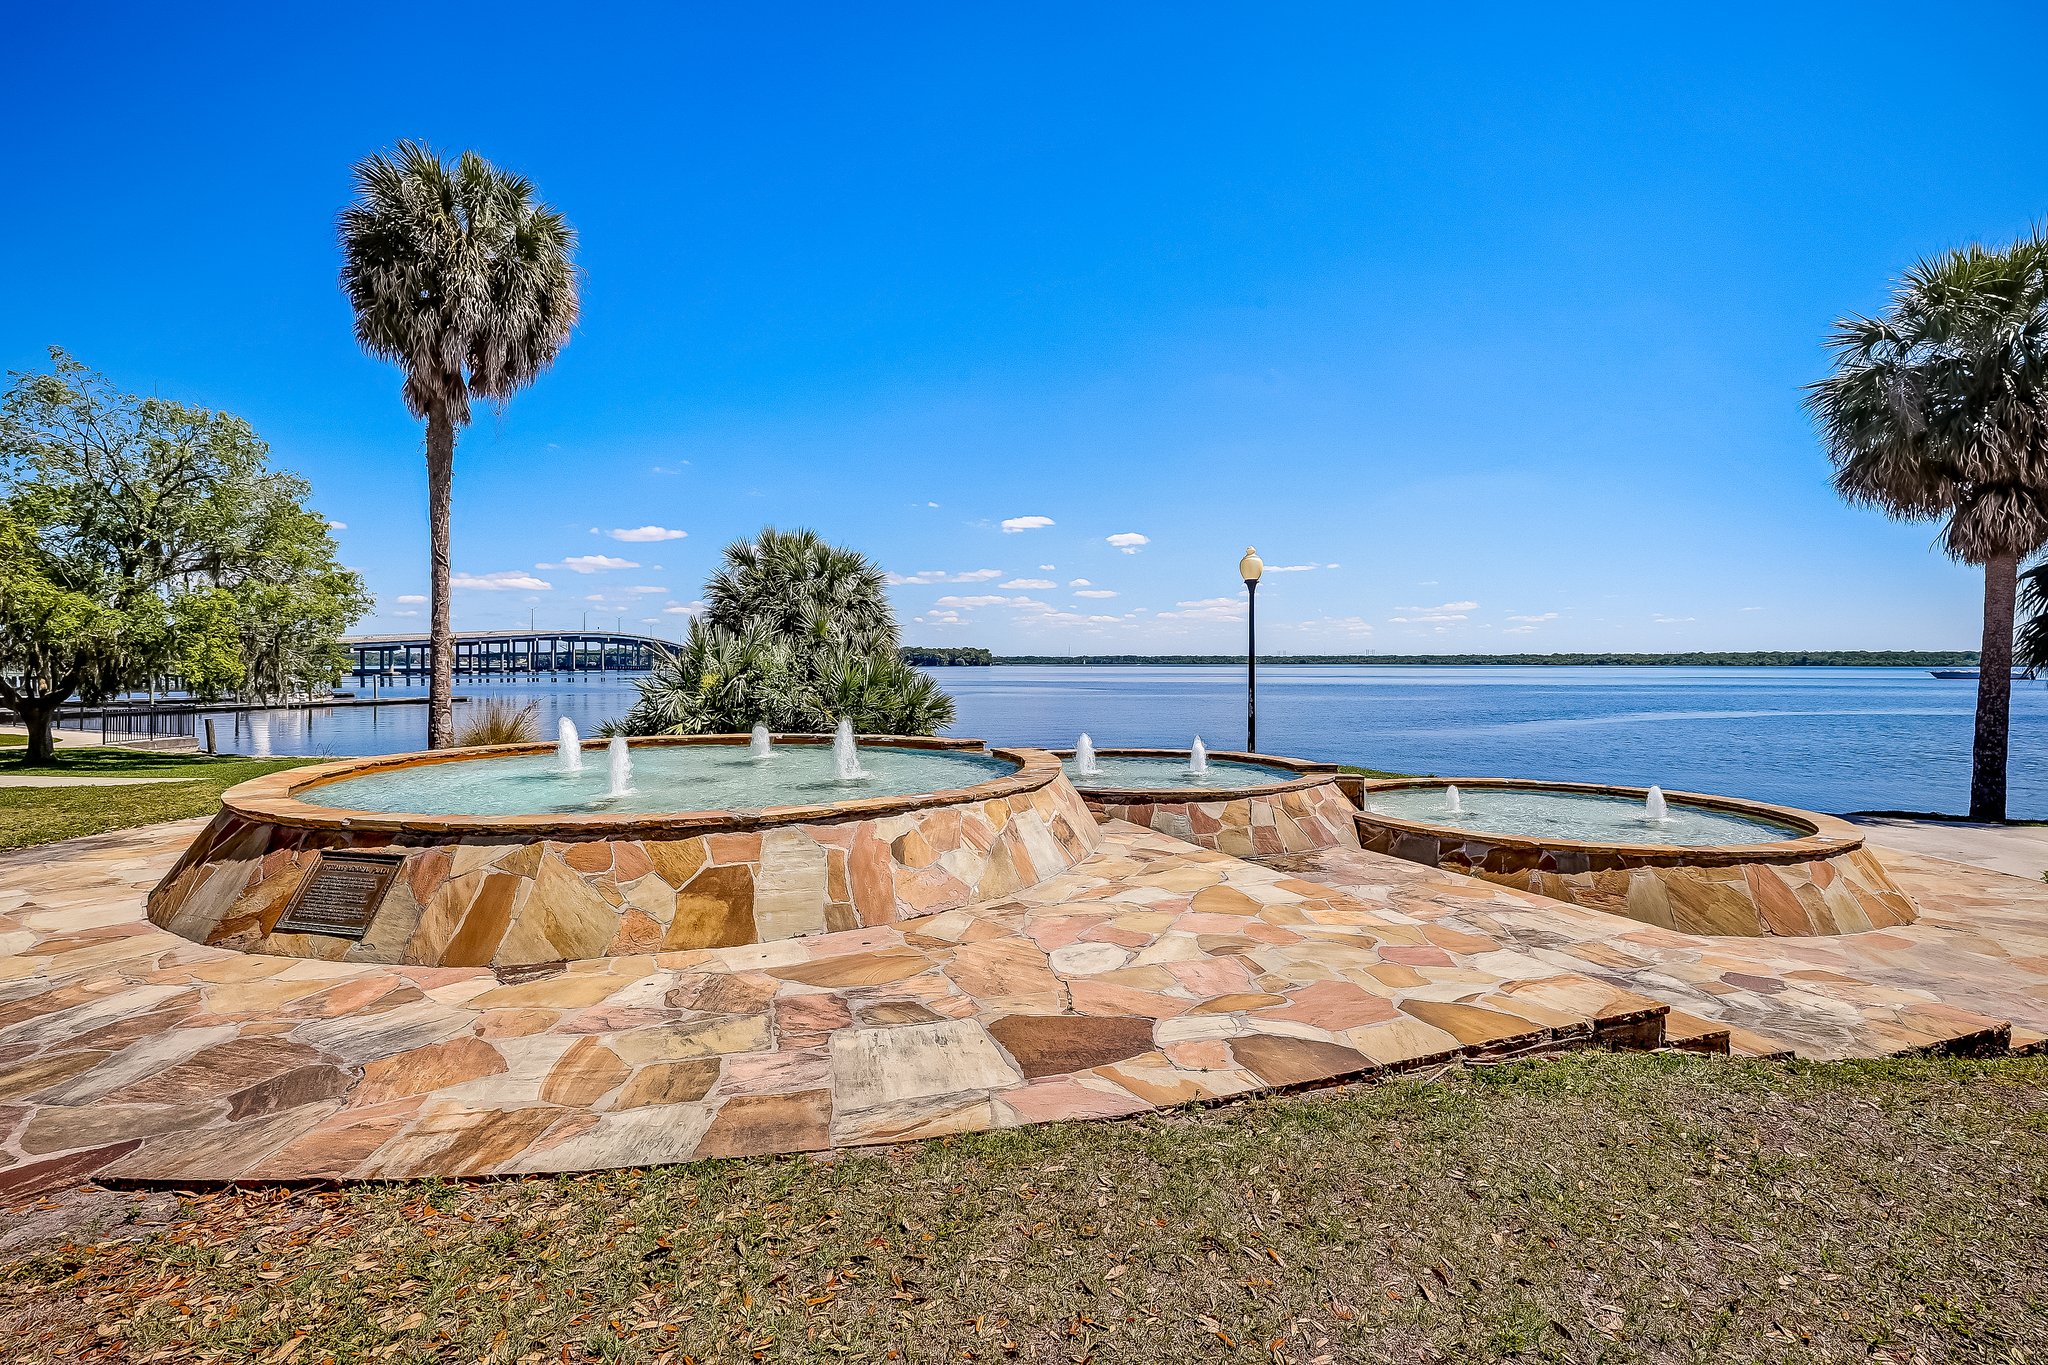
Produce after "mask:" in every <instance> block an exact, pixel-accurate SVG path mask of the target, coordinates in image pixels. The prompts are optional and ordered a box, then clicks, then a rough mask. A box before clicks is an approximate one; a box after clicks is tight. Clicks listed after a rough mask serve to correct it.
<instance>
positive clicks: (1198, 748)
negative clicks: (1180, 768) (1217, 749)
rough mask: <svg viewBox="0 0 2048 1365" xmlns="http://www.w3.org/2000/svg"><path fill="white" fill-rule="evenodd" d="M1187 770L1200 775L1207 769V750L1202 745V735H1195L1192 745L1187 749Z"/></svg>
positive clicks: (1197, 775)
mask: <svg viewBox="0 0 2048 1365" xmlns="http://www.w3.org/2000/svg"><path fill="white" fill-rule="evenodd" d="M1188 771H1189V772H1191V773H1193V774H1194V775H1195V776H1196V777H1200V776H1202V775H1203V774H1205V773H1207V772H1208V771H1209V751H1208V750H1207V749H1206V748H1204V747H1203V746H1202V737H1201V736H1200V735H1196V736H1195V743H1194V747H1193V748H1191V749H1189V750H1188Z"/></svg>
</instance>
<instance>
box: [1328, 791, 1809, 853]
mask: <svg viewBox="0 0 2048 1365" xmlns="http://www.w3.org/2000/svg"><path fill="white" fill-rule="evenodd" d="M1451 790H1452V789H1451V788H1449V787H1435V786H1430V787H1395V788H1392V789H1386V790H1375V791H1372V792H1371V793H1370V794H1369V795H1368V796H1367V798H1366V802H1365V808H1366V810H1367V811H1368V812H1369V813H1372V814H1377V815H1393V816H1399V817H1400V818H1402V819H1405V820H1414V821H1419V822H1423V823H1429V824H1437V825H1449V826H1451V827H1452V828H1455V829H1459V830H1464V831H1466V832H1467V833H1470V834H1478V835H1487V834H1497V835H1512V836H1515V837H1518V838H1524V839H1539V840H1544V839H1549V840H1571V841H1575V842H1581V843H1596V844H1602V845H1625V844H1655V845H1665V846H1676V847H1681V848H1698V847H1709V846H1714V845H1720V844H1763V843H1776V842H1778V841H1780V840H1784V839H1798V838H1803V837H1804V836H1806V835H1808V834H1812V833H1813V832H1814V830H1813V828H1812V827H1811V826H1801V825H1794V824H1791V823H1788V822H1787V821H1784V820H1779V819H1776V818H1773V817H1768V816H1762V815H1752V814H1747V813H1745V812H1741V811H1734V810H1717V809H1715V808H1713V807H1711V806H1698V805H1693V804H1691V803H1689V802H1684V801H1674V802H1670V803H1669V804H1667V805H1666V806H1665V808H1664V810H1665V813H1664V815H1663V816H1662V817H1658V816H1654V815H1652V814H1650V812H1649V810H1648V808H1647V804H1646V801H1645V799H1643V798H1638V797H1634V796H1623V795H1619V794H1616V793H1612V792H1602V791H1553V790H1545V789H1542V788H1537V787H1473V788H1469V789H1464V788H1460V789H1458V796H1457V808H1456V809H1453V808H1452V805H1451V798H1450V791H1451Z"/></svg>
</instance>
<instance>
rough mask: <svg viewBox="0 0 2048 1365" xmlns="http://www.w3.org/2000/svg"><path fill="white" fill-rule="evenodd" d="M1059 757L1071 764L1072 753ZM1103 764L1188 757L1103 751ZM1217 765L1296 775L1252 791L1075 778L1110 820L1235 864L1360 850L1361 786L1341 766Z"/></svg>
mask: <svg viewBox="0 0 2048 1365" xmlns="http://www.w3.org/2000/svg"><path fill="white" fill-rule="evenodd" d="M1054 752H1055V753H1056V754H1057V755H1058V756H1059V757H1060V758H1062V759H1068V758H1072V757H1073V756H1074V751H1073V750H1072V749H1058V750H1054ZM1095 756H1096V757H1097V758H1165V759H1174V758H1177V759H1179V760H1181V761H1182V762H1186V761H1187V759H1188V758H1189V756H1190V751H1189V750H1186V749H1101V748H1098V749H1097V750H1096V751H1095ZM1209 757H1210V759H1212V760H1223V761H1226V762H1235V763H1254V764H1258V765H1260V766H1262V767H1266V768H1279V769H1282V770H1284V771H1287V772H1291V773H1293V774H1295V776H1294V777H1292V778H1291V779H1289V780H1286V781H1279V782H1265V783H1258V784H1256V785H1253V786H1247V787H1193V786H1189V787H1118V786H1111V785H1108V784H1107V783H1098V782H1095V781H1092V780H1090V779H1088V778H1077V777H1073V776H1072V774H1069V780H1071V781H1072V782H1073V783H1074V786H1075V789H1076V790H1077V791H1079V792H1080V794H1081V799H1082V800H1084V801H1086V802H1087V803H1088V809H1089V810H1091V811H1093V812H1095V814H1096V815H1097V816H1099V817H1101V818H1102V819H1105V820H1128V821H1130V822H1131V823H1132V824H1134V825H1143V826H1145V827H1146V828H1147V829H1156V830H1158V831H1159V832H1160V833H1162V834H1170V835H1172V836H1173V837H1174V838H1176V839H1182V840H1185V841H1186V842H1188V843H1191V844H1197V845H1200V846H1201V847H1203V848H1213V849H1216V850H1217V851H1218V852H1222V853H1228V854H1230V855H1232V856H1233V857H1238V858H1250V857H1254V856H1258V855H1261V854H1280V853H1307V852H1311V851H1313V850H1316V849H1324V848H1356V847H1358V832H1357V827H1356V825H1355V824H1354V823H1353V817H1354V816H1356V815H1357V814H1358V807H1357V806H1356V805H1354V804H1353V803H1352V800H1351V798H1350V797H1349V796H1348V795H1346V791H1345V785H1344V784H1345V783H1346V782H1355V781H1356V779H1355V778H1351V777H1349V776H1348V775H1346V774H1344V773H1341V772H1340V771H1339V770H1338V767H1337V765H1336V764H1334V763H1317V762H1312V761H1311V760H1309V759H1305V758H1283V757H1281V756H1279V755H1276V754H1254V753H1243V752H1239V751H1234V750H1232V751H1225V750H1215V749H1212V750H1210V751H1209Z"/></svg>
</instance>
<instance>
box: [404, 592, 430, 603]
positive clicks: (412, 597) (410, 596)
mask: <svg viewBox="0 0 2048 1365" xmlns="http://www.w3.org/2000/svg"><path fill="white" fill-rule="evenodd" d="M398 600H399V601H401V602H424V601H426V600H427V598H426V594H424V593H417V592H409V593H407V594H406V595H405V596H403V597H401V598H399V599H398Z"/></svg>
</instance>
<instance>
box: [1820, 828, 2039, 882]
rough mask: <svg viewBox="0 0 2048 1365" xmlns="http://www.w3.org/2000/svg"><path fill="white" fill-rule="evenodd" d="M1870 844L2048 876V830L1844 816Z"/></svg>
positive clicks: (2036, 877)
mask: <svg viewBox="0 0 2048 1365" xmlns="http://www.w3.org/2000/svg"><path fill="white" fill-rule="evenodd" d="M1843 818H1844V819H1845V820H1847V821H1849V823H1850V824H1852V825H1861V826H1863V827H1864V828H1865V829H1867V830H1869V831H1870V833H1869V835H1868V838H1869V840H1870V842H1871V843H1873V844H1881V845H1883V846H1884V847H1886V848H1897V849H1904V850H1905V851H1906V852H1908V853H1919V854H1923V855H1925V856H1926V857H1929V858H1945V859H1947V860H1948V861H1949V862H1952V863H1969V864H1971V865H1972V866H1974V867H1988V868H1990V869H1991V870H1992V871H1993V872H2003V873H2006V874H2007V875H2008V876H2013V877H2025V878H2028V879H2029V880H2033V881H2038V880H2040V878H2041V874H2042V873H2043V872H2048V825H1991V824H1980V823H1978V822H1976V821H1971V820H1900V819H1895V818H1893V817H1890V816H1884V815H1848V816H1844V817H1843Z"/></svg>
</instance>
